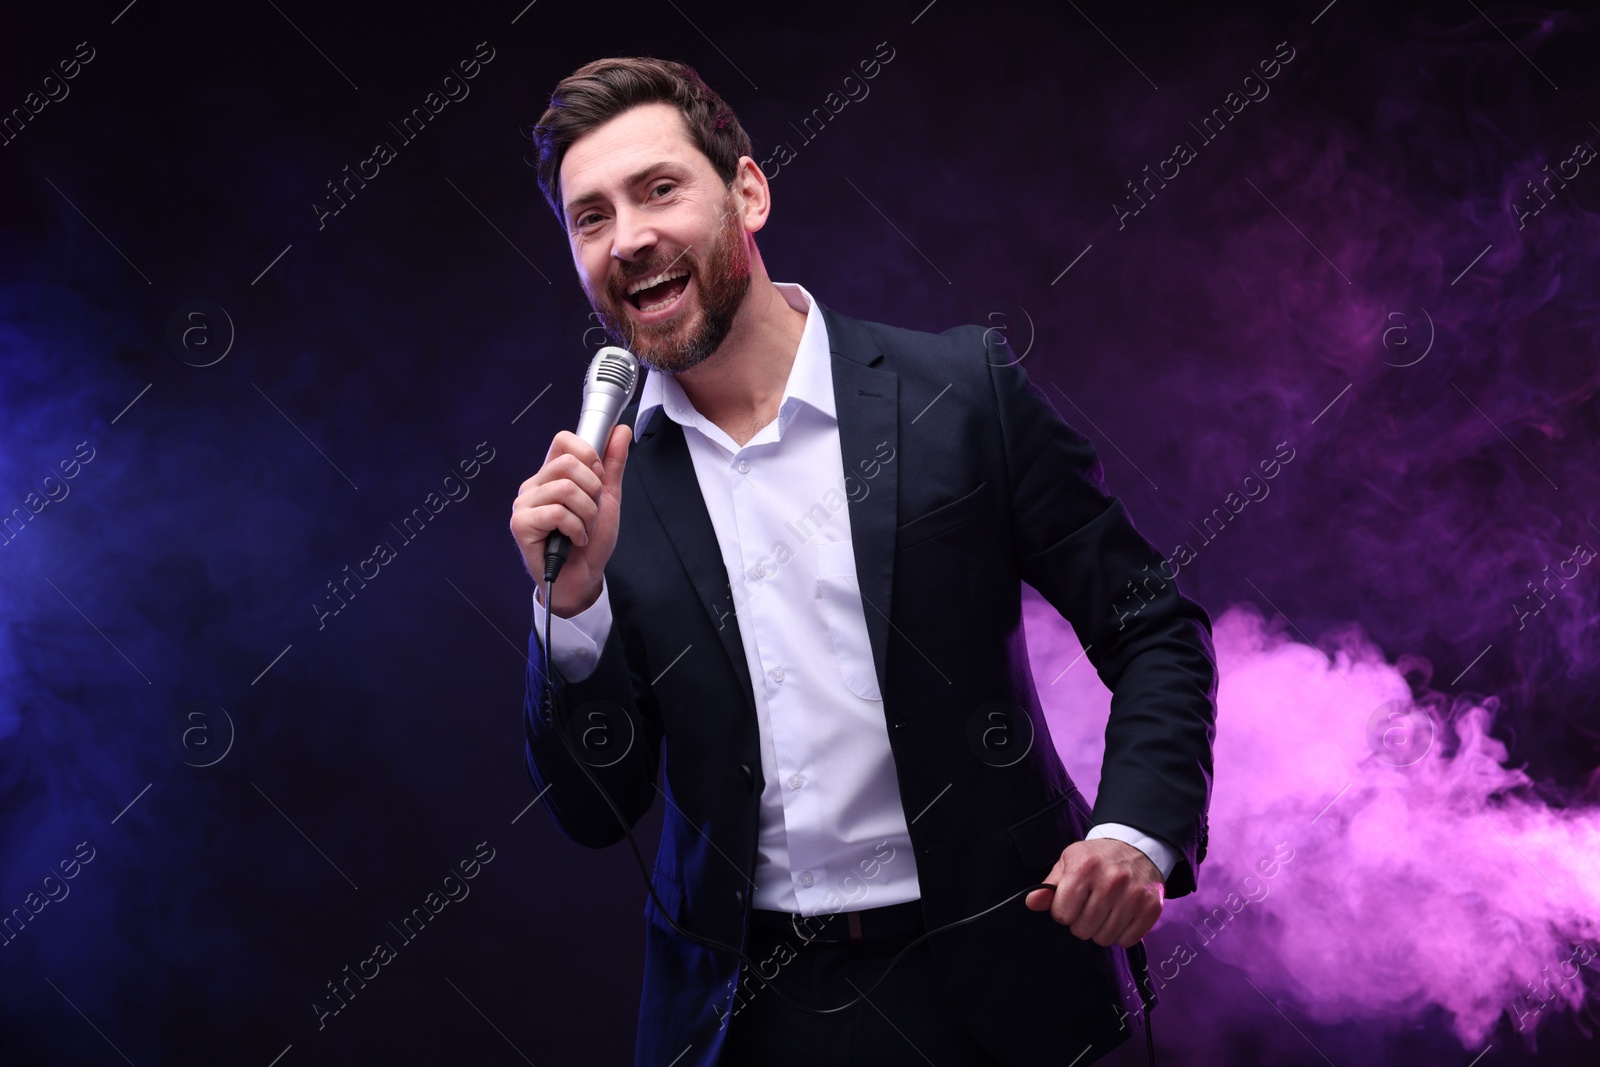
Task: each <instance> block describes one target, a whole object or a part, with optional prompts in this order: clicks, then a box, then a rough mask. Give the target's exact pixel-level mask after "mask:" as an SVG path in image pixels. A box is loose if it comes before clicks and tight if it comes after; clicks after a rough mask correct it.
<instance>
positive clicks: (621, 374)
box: [589, 346, 639, 396]
mask: <svg viewBox="0 0 1600 1067" xmlns="http://www.w3.org/2000/svg"><path fill="white" fill-rule="evenodd" d="M638 380H639V360H638V358H637V357H636V356H634V354H633V353H632V352H629V351H628V350H627V349H625V348H617V347H615V346H607V347H606V348H602V349H601V350H600V351H599V352H598V353H597V354H596V355H595V358H594V361H593V362H592V363H590V364H589V382H590V384H598V383H600V382H605V383H606V384H608V385H615V386H616V387H617V388H619V389H621V390H622V392H623V395H624V396H630V395H632V393H633V387H634V385H635V384H636V383H637V382H638Z"/></svg>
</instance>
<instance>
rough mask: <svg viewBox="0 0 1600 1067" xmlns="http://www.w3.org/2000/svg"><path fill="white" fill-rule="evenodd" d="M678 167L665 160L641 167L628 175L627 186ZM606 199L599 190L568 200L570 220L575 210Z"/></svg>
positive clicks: (674, 163) (672, 161)
mask: <svg viewBox="0 0 1600 1067" xmlns="http://www.w3.org/2000/svg"><path fill="white" fill-rule="evenodd" d="M677 166H679V164H678V163H677V162H676V161H674V160H670V159H663V160H660V161H658V162H656V163H652V164H650V165H649V166H648V167H640V168H639V169H638V170H636V171H634V172H633V173H632V174H630V175H628V179H627V182H626V184H627V185H629V186H633V185H638V184H639V183H640V182H642V181H644V180H645V179H646V178H648V177H650V175H651V174H653V173H655V172H656V171H658V170H661V169H663V168H667V167H677ZM605 198H606V194H604V193H602V192H600V191H599V190H598V189H597V190H595V191H594V192H590V193H584V194H583V195H582V196H580V197H578V198H577V199H576V200H568V201H567V213H568V217H569V218H570V217H571V213H572V212H573V211H574V210H576V209H577V208H581V207H587V206H588V205H590V204H594V203H598V202H599V201H601V200H604V199H605Z"/></svg>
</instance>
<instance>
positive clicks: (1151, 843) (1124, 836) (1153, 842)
mask: <svg viewBox="0 0 1600 1067" xmlns="http://www.w3.org/2000/svg"><path fill="white" fill-rule="evenodd" d="M551 640H552V641H554V640H555V638H554V637H552V638H551ZM1099 837H1109V838H1113V839H1114V840H1117V841H1126V842H1127V843H1128V844H1130V845H1132V846H1133V847H1134V848H1136V849H1138V850H1139V851H1140V852H1143V853H1144V854H1145V855H1146V856H1149V857H1150V862H1151V863H1153V864H1155V865H1156V870H1158V871H1160V872H1161V880H1162V881H1163V882H1165V881H1166V880H1167V877H1168V876H1169V875H1171V874H1172V868H1174V867H1176V866H1177V865H1178V850H1177V849H1175V848H1173V847H1172V846H1171V845H1169V844H1167V843H1166V842H1165V841H1163V840H1161V839H1160V838H1159V837H1151V836H1150V835H1149V834H1147V833H1144V832H1142V831H1139V830H1135V829H1134V828H1133V827H1131V826H1125V825H1123V824H1122V823H1120V822H1103V823H1101V824H1100V825H1098V826H1096V827H1094V828H1093V829H1091V830H1090V831H1089V832H1088V833H1087V834H1085V835H1084V836H1083V839H1084V840H1085V841H1093V840H1094V839H1096V838H1099Z"/></svg>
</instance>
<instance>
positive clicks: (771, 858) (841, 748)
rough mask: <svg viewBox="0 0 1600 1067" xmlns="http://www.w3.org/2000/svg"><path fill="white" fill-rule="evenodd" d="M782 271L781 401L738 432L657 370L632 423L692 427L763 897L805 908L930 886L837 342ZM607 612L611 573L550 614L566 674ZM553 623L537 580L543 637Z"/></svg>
mask: <svg viewBox="0 0 1600 1067" xmlns="http://www.w3.org/2000/svg"><path fill="white" fill-rule="evenodd" d="M775 284H776V287H777V289H778V291H779V292H780V293H781V294H782V295H783V298H784V299H785V300H787V301H788V303H789V306H790V307H792V308H794V309H795V310H796V311H802V312H804V313H805V315H806V322H805V328H804V330H803V331H802V332H801V335H800V344H799V347H798V348H797V349H796V351H795V358H794V364H793V366H792V367H791V368H790V371H789V380H788V383H787V385H786V387H785V389H784V394H783V399H782V401H781V402H780V404H779V407H778V417H777V418H776V419H775V420H774V421H772V422H770V423H768V424H767V425H766V426H764V427H762V428H761V430H760V431H759V432H757V433H756V435H755V436H754V437H752V438H750V440H749V441H747V442H746V443H745V444H744V445H743V446H740V445H738V444H736V443H735V442H734V440H733V439H732V438H731V437H729V436H728V435H727V433H726V432H724V431H723V429H722V428H721V427H720V426H718V425H716V424H715V423H713V422H711V421H710V420H708V419H706V418H705V417H704V416H702V415H701V414H700V413H699V412H698V411H696V410H695V407H694V405H693V404H691V403H690V402H689V399H688V397H687V396H685V395H684V392H683V388H682V386H680V385H679V384H678V381H677V379H676V378H675V377H673V376H672V375H670V374H663V373H661V372H659V371H655V370H651V372H650V373H649V375H648V376H647V377H646V379H645V383H644V386H643V388H642V389H641V391H640V394H639V410H638V414H637V416H636V417H635V419H634V433H635V435H637V433H638V431H639V429H640V428H642V427H643V426H645V425H646V424H647V423H648V422H649V421H650V417H651V414H652V413H653V411H654V409H655V408H656V407H662V408H664V409H665V412H666V415H667V417H668V418H670V419H672V420H673V421H674V422H676V423H678V424H679V425H681V426H682V427H683V429H684V441H685V443H686V444H687V446H688V449H689V455H690V457H691V459H692V460H693V462H694V469H695V475H696V477H697V478H698V480H699V483H700V492H701V495H702V496H703V497H704V499H705V505H706V510H707V512H708V513H709V514H710V517H711V525H712V527H713V528H714V529H715V530H716V535H717V542H718V546H719V547H720V549H721V552H722V562H723V565H724V566H725V567H726V568H727V573H728V576H729V578H730V579H731V580H732V585H733V589H732V596H733V601H734V605H735V611H736V615H735V617H736V619H737V622H738V629H739V636H740V639H741V641H742V642H743V645H744V654H745V662H746V663H747V665H748V666H749V669H750V677H751V679H752V684H753V686H754V689H755V693H754V696H755V707H756V718H757V723H758V726H759V730H760V738H761V769H762V777H763V779H764V780H765V783H766V784H765V787H764V788H763V789H762V791H761V798H760V805H761V810H760V819H759V831H758V840H757V845H756V867H755V871H754V872H753V873H754V882H755V893H754V900H753V904H754V906H755V907H757V908H763V909H767V910H771V911H786V912H793V913H798V914H802V915H814V914H818V913H830V912H835V911H840V910H852V911H854V910H860V909H865V908H877V907H883V906H885V905H889V904H898V903H902V902H904V901H908V900H915V899H917V898H918V897H919V896H920V895H921V893H920V890H919V888H918V885H917V872H916V867H915V864H914V863H913V862H911V856H912V852H911V836H910V833H909V831H908V830H907V828H906V815H905V810H904V808H903V806H902V805H901V803H900V792H899V786H898V782H897V779H896V776H895V766H894V756H893V753H892V752H891V750H890V747H889V732H888V728H887V724H886V722H885V720H884V715H883V697H882V694H881V693H879V691H878V682H877V675H876V673H875V671H874V669H873V660H872V648H871V645H870V643H869V642H868V640H867V625H866V617H865V614H864V609H863V607H862V603H861V596H860V593H859V591H858V590H857V588H856V581H855V556H854V550H853V548H852V545H851V540H850V511H849V507H848V506H847V505H848V498H847V496H846V493H845V480H844V464H843V461H842V459H841V457H840V451H839V430H838V419H837V416H836V414H835V411H834V402H833V368H832V356H831V350H830V346H829V344H828V336H827V327H826V325H825V323H824V322H823V319H822V314H821V312H820V311H818V309H817V305H816V302H815V301H814V300H812V298H811V294H810V293H808V292H806V291H805V289H803V288H801V287H800V286H799V285H794V284H790V283H775ZM691 431H693V432H691ZM869 491H870V490H869ZM611 623H612V616H611V601H610V597H609V595H608V593H607V592H606V589H605V585H604V581H603V580H602V584H601V590H600V596H599V599H597V600H596V601H595V603H594V604H592V605H591V606H590V607H589V608H588V609H586V610H584V611H582V612H579V613H578V614H576V615H574V616H572V617H571V618H570V619H563V618H561V617H560V616H557V617H556V618H555V619H554V620H553V621H552V624H551V633H550V642H551V649H550V656H551V661H552V663H553V665H554V666H555V667H557V668H558V669H559V670H560V671H561V673H562V675H563V676H565V677H566V678H568V679H570V680H573V681H581V680H582V679H584V678H586V677H588V676H589V675H590V674H591V673H593V671H594V668H595V665H596V663H597V662H598V659H599V654H600V649H601V648H602V647H603V646H604V644H605V639H606V635H607V633H608V632H609V631H610V629H611ZM544 625H545V619H544V608H543V606H542V605H541V604H540V603H539V598H538V595H537V588H536V589H535V596H534V627H535V631H534V632H535V637H536V639H542V637H543V628H544ZM1087 836H1088V837H1089V838H1091V839H1092V838H1097V837H1114V838H1117V839H1119V840H1122V841H1126V842H1128V843H1129V844H1132V845H1134V846H1135V847H1136V848H1138V849H1140V850H1141V851H1143V852H1144V853H1145V854H1146V855H1147V856H1149V857H1150V859H1151V861H1152V862H1153V863H1155V865H1156V867H1157V868H1159V869H1160V871H1161V876H1162V878H1166V877H1167V875H1169V874H1170V873H1171V871H1172V868H1173V866H1174V865H1175V864H1176V862H1177V852H1176V850H1174V849H1173V848H1172V847H1171V846H1170V845H1168V844H1167V843H1166V842H1164V841H1161V840H1159V839H1157V838H1154V837H1151V836H1149V835H1148V834H1144V833H1141V832H1140V831H1138V830H1135V829H1133V828H1132V827H1129V826H1122V825H1121V824H1118V823H1102V824H1100V825H1098V826H1096V827H1094V828H1093V829H1091V830H1090V831H1089V833H1088V835H1087ZM1063 847H1065V843H1064V842H1063ZM891 849H892V850H893V851H892V852H891V851H890V850H891ZM885 857H892V858H889V859H887V860H886V859H885Z"/></svg>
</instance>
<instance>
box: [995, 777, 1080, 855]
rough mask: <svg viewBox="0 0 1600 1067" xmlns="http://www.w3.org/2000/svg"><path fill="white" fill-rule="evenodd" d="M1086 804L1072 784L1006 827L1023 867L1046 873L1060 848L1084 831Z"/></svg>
mask: <svg viewBox="0 0 1600 1067" xmlns="http://www.w3.org/2000/svg"><path fill="white" fill-rule="evenodd" d="M1088 813H1089V805H1088V804H1086V803H1085V802H1084V797H1083V794H1082V793H1080V792H1079V791H1078V788H1077V787H1076V786H1073V787H1071V788H1069V789H1068V790H1067V792H1066V793H1064V794H1062V795H1061V796H1059V797H1057V798H1056V799H1054V800H1052V801H1051V802H1050V803H1049V804H1046V805H1045V806H1044V807H1043V808H1041V809H1040V810H1038V811H1036V812H1034V813H1033V814H1032V815H1029V816H1028V817H1027V818H1026V819H1023V820H1022V821H1021V822H1018V823H1014V824H1012V826H1011V829H1010V835H1011V843H1012V844H1013V845H1015V846H1016V849H1017V858H1018V859H1020V860H1021V861H1022V867H1023V870H1026V871H1028V872H1029V873H1030V874H1032V873H1033V872H1038V874H1039V876H1040V877H1043V876H1044V875H1046V874H1049V873H1050V868H1051V867H1053V866H1055V862H1056V860H1058V859H1060V858H1061V853H1062V851H1063V850H1064V849H1065V848H1066V847H1067V846H1068V845H1070V844H1072V843H1073V842H1074V841H1081V840H1083V835H1084V834H1086V833H1088V825H1087V824H1088V820H1089V814H1088Z"/></svg>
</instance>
